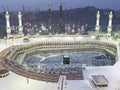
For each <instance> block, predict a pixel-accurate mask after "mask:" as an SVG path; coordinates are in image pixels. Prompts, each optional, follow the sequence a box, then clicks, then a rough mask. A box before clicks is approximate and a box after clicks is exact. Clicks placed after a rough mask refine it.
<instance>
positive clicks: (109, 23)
mask: <svg viewBox="0 0 120 90" xmlns="http://www.w3.org/2000/svg"><path fill="white" fill-rule="evenodd" d="M112 18H113V14H112V11H111V12H110V14H109V22H108V28H107V31H108V36H111V32H112Z"/></svg>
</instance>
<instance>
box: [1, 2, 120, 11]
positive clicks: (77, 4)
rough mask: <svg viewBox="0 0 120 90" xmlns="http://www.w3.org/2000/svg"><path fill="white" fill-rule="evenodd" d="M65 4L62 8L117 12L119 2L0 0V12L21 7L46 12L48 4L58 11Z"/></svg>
mask: <svg viewBox="0 0 120 90" xmlns="http://www.w3.org/2000/svg"><path fill="white" fill-rule="evenodd" d="M61 2H63V3H65V4H64V5H63V6H64V8H65V7H67V8H77V7H86V6H95V7H99V8H110V9H115V10H119V9H120V0H0V11H4V10H7V8H9V10H17V11H18V10H22V7H23V5H24V6H25V9H26V10H38V9H39V8H40V9H41V10H46V9H47V8H48V4H52V8H53V9H58V6H59V4H60V3H61Z"/></svg>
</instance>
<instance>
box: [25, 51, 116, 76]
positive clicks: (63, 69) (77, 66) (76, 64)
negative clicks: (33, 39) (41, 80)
mask: <svg viewBox="0 0 120 90" xmlns="http://www.w3.org/2000/svg"><path fill="white" fill-rule="evenodd" d="M64 55H68V56H69V57H70V64H66V65H64V64H63V57H64ZM114 63H115V60H113V59H112V58H111V57H110V56H108V55H106V54H105V53H101V52H97V51H81V52H71V53H70V52H69V53H56V54H41V55H33V56H30V57H28V58H26V60H25V61H24V64H26V65H27V67H28V68H29V69H30V70H33V71H37V72H46V73H51V74H53V73H57V74H61V73H62V74H65V73H78V72H80V71H81V70H82V66H83V65H86V66H108V65H113V64H114Z"/></svg>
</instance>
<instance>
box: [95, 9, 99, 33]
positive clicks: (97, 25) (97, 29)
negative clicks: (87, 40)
mask: <svg viewBox="0 0 120 90" xmlns="http://www.w3.org/2000/svg"><path fill="white" fill-rule="evenodd" d="M95 31H96V35H98V34H99V31H100V12H99V11H98V12H97V15H96V26H95Z"/></svg>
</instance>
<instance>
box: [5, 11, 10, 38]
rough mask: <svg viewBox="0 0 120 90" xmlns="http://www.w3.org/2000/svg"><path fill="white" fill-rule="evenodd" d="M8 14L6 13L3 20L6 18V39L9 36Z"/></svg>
mask: <svg viewBox="0 0 120 90" xmlns="http://www.w3.org/2000/svg"><path fill="white" fill-rule="evenodd" d="M9 17H10V15H9V13H8V11H6V14H5V18H6V32H7V37H8V38H9V37H10V35H11V28H10V20H9Z"/></svg>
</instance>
